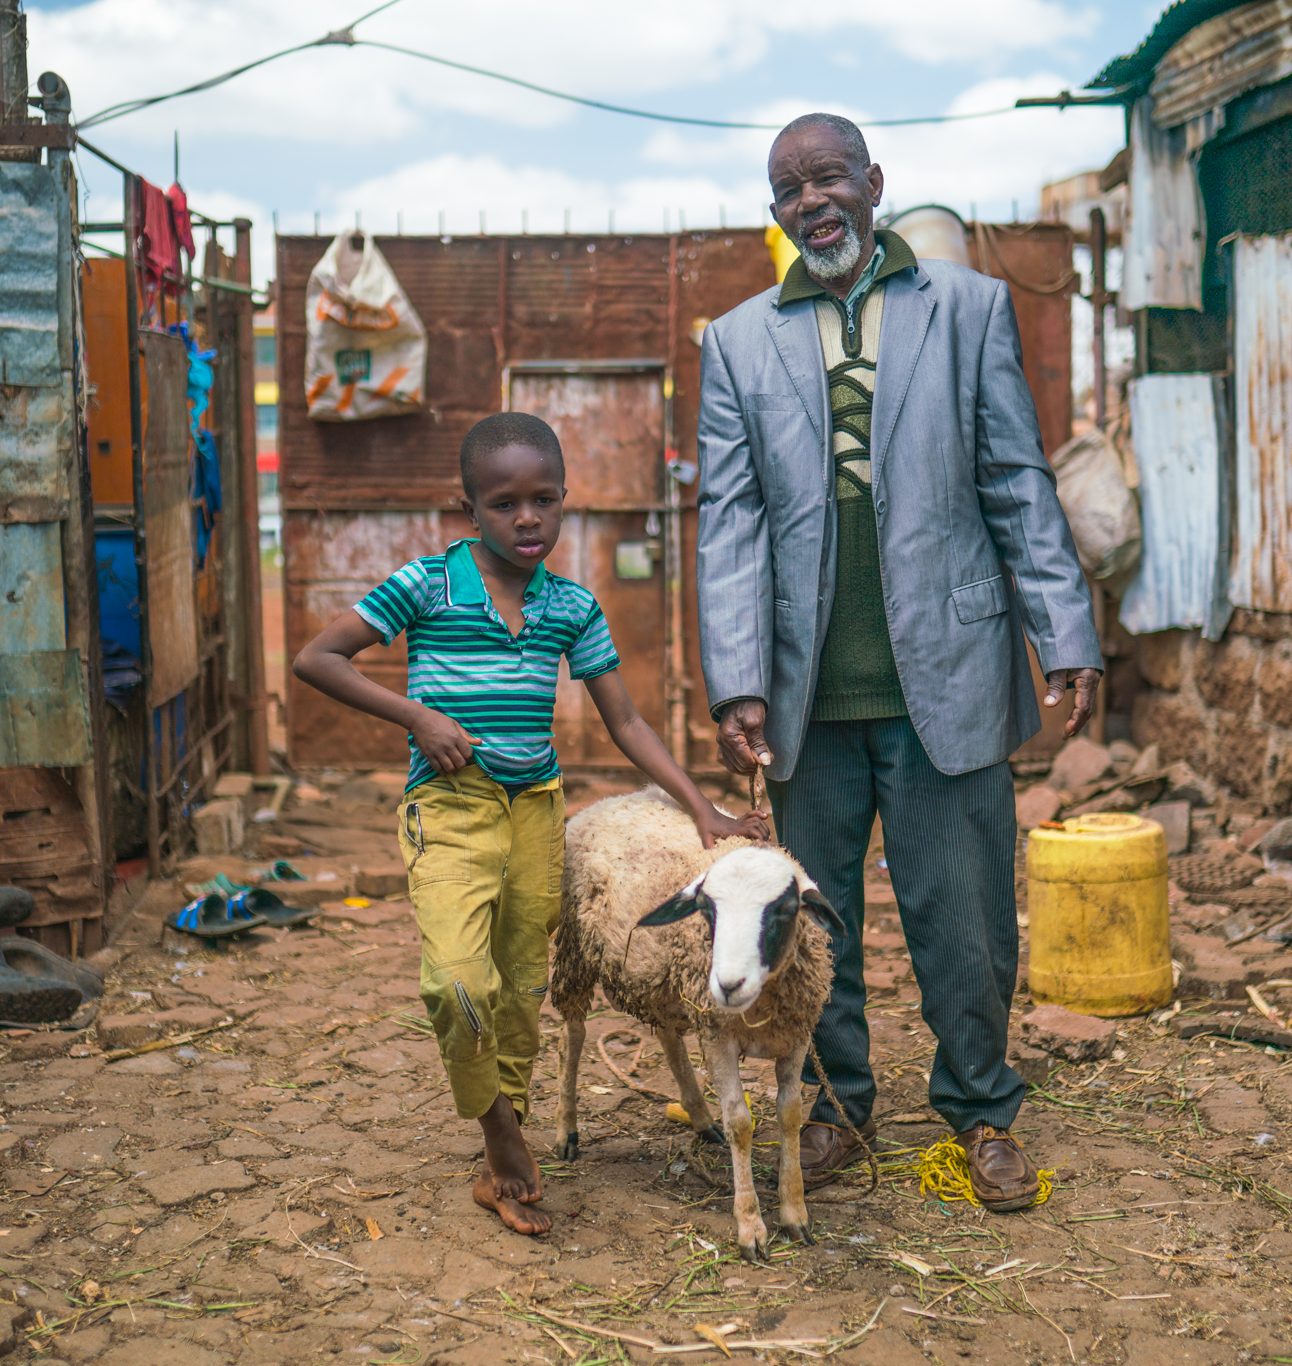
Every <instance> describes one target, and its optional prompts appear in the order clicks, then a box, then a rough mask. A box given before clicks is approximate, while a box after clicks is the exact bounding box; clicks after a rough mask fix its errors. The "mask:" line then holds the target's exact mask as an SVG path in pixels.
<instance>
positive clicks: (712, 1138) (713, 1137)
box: [695, 1124, 727, 1147]
mask: <svg viewBox="0 0 1292 1366" xmlns="http://www.w3.org/2000/svg"><path fill="white" fill-rule="evenodd" d="M695 1136H696V1138H698V1139H699V1140H700V1142H701V1143H713V1144H716V1145H718V1146H719V1147H721V1146H722V1145H724V1144H725V1143H726V1141H727V1136H726V1134H724V1133H723V1132H722V1128H721V1126H720V1125H717V1124H710V1125H709V1127H708V1128H707V1129H700V1130H698V1131H697V1132H696V1135H695Z"/></svg>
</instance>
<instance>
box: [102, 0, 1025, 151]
mask: <svg viewBox="0 0 1292 1366" xmlns="http://www.w3.org/2000/svg"><path fill="white" fill-rule="evenodd" d="M398 3H399V0H386V3H385V4H382V5H378V6H377V8H376V9H373V10H369V11H368V13H367V14H363V15H360V16H359V18H358V19H355V20H354V21H353V22H352V23H350V24H347V25H346V26H345V27H344V28H340V29H335V30H333V31H332V32H331V33H325V34H324V35H323V36H322V37H321V38H315V39H313V40H311V41H310V42H306V43H297V44H295V45H294V46H292V47H285V48H283V49H282V50H281V51H279V52H271V53H269V54H268V55H267V56H264V57H257V58H256V59H255V61H251V62H245V63H244V64H243V65H241V66H236V67H234V68H233V69H232V70H231V71H225V72H223V73H222V74H221V75H218V76H211V77H209V78H208V79H206V80H204V81H198V82H197V83H196V84H194V85H187V86H185V87H184V88H183V89H181V90H172V91H170V92H169V93H167V94H164V95H150V96H147V97H145V98H142V99H136V100H123V101H122V102H121V103H120V104H113V105H109V106H108V108H106V109H101V110H99V112H98V113H97V114H91V115H90V117H89V118H88V119H85V120H83V121H82V122H81V123H80V124H79V125H78V126H79V127H81V128H93V127H94V126H95V125H96V124H100V123H107V122H108V121H109V120H111V119H119V118H122V117H124V116H125V115H126V114H134V113H137V112H138V111H139V110H141V109H148V108H151V107H152V106H153V105H157V104H162V103H164V102H165V101H167V100H175V99H179V98H180V97H181V96H183V95H196V94H200V93H201V92H203V91H206V90H214V89H215V87H216V86H220V85H223V84H224V83H225V82H226V81H231V80H233V79H234V78H235V77H237V76H241V75H244V74H245V73H246V72H248V71H254V70H255V69H256V68H257V67H261V66H265V65H267V64H268V63H269V62H276V61H278V60H279V58H281V57H290V56H292V55H293V54H294V53H297V52H308V51H309V50H310V49H311V48H316V47H370V48H375V49H377V50H379V51H382V52H394V53H397V54H399V55H400V56H404V57H413V58H416V59H417V60H418V61H423V62H433V63H435V65H437V66H443V67H448V68H449V69H450V70H453V71H462V72H465V73H466V74H467V75H471V76H481V77H484V78H485V79H486V80H491V81H501V82H502V83H503V84H504V85H511V86H515V87H517V88H518V89H520V90H529V91H532V92H533V93H534V94H537V95H545V96H547V97H548V98H549V99H554V100H564V101H565V102H566V103H567V104H577V105H581V106H582V107H583V108H585V109H597V110H600V111H602V112H603V113H608V114H622V115H624V116H626V117H628V118H634V119H649V120H650V121H651V122H653V123H676V124H685V125H687V126H688V127H693V128H720V129H731V130H737V131H740V130H745V131H749V130H752V131H756V132H765V133H776V132H779V131H780V128H781V125H780V124H779V123H754V122H745V121H742V120H739V119H705V118H698V117H693V116H690V115H686V114H666V113H662V112H660V111H659V110H654V109H635V108H633V107H632V106H630V105H624V104H612V103H610V102H609V101H607V100H597V99H592V98H591V97H589V96H586V95H574V94H571V93H570V92H569V91H568V90H556V89H554V88H553V87H551V86H547V85H539V84H538V83H537V82H535V81H527V80H525V79H523V78H522V77H520V76H510V75H507V74H506V73H505V72H502V71H492V70H490V69H489V68H488V67H483V66H473V65H472V64H471V63H469V62H459V61H455V60H454V59H453V58H451V57H442V56H440V55H438V54H437V53H434V52H423V51H420V50H419V49H417V48H411V47H402V46H400V45H399V44H398V43H382V42H377V41H375V40H374V39H370V38H356V37H355V35H354V30H355V28H356V27H357V26H358V25H359V24H361V23H363V21H364V20H365V19H370V18H372V17H373V15H375V14H380V13H381V11H382V10H385V9H389V8H390V7H391V6H392V5H396V4H398ZM1014 109H1015V106H1014V105H1012V104H1011V105H1005V106H1002V107H1000V108H998V109H975V110H971V111H968V112H965V113H960V114H918V115H913V116H911V117H909V118H891V119H867V120H866V126H867V127H868V128H906V127H910V126H911V125H914V124H929V123H962V122H965V121H968V120H971V119H990V118H996V117H998V116H999V115H1001V114H1012V113H1013V112H1014Z"/></svg>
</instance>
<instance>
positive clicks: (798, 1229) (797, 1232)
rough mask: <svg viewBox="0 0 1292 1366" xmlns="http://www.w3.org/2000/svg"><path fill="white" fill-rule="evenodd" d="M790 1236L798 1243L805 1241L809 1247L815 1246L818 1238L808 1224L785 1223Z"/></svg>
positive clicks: (787, 1233)
mask: <svg viewBox="0 0 1292 1366" xmlns="http://www.w3.org/2000/svg"><path fill="white" fill-rule="evenodd" d="M781 1227H782V1228H783V1229H784V1230H785V1235H786V1237H788V1238H793V1239H794V1241H795V1242H796V1243H803V1244H805V1245H806V1246H807V1247H815V1246H816V1239H815V1238H814V1237H813V1236H812V1230H811V1228H810V1227H809V1225H807V1224H783V1225H782V1226H781Z"/></svg>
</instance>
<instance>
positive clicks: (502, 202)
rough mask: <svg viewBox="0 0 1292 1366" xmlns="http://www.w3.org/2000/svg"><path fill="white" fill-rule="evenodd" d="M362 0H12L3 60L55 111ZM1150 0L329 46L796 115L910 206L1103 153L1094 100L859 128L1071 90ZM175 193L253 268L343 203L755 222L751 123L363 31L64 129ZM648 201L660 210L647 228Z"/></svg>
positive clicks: (94, 214) (995, 201) (960, 200)
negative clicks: (228, 233)
mask: <svg viewBox="0 0 1292 1366" xmlns="http://www.w3.org/2000/svg"><path fill="white" fill-rule="evenodd" d="M378 2H379V0H349V2H348V3H347V0H274V3H272V4H267V3H265V2H264V0H27V4H26V10H27V13H28V35H29V40H30V52H29V59H28V61H29V68H30V74H31V77H32V80H33V82H34V81H35V78H36V76H37V75H38V74H39V73H40V72H42V71H45V70H54V71H57V72H58V73H59V74H60V75H62V76H63V77H64V79H65V80H66V81H67V83H68V85H69V87H70V89H71V92H72V100H73V110H74V115H75V117H76V118H77V119H88V118H90V117H91V116H92V115H94V114H95V113H97V112H99V111H101V110H103V109H105V108H106V107H108V106H111V105H115V104H117V103H119V102H120V101H123V100H128V99H133V98H137V97H139V96H146V95H153V94H160V93H163V92H166V91H170V90H174V89H176V88H179V87H181V86H184V85H188V84H191V83H193V82H194V81H197V80H201V79H204V78H206V77H208V76H213V75H216V74H217V73H219V72H222V71H225V70H227V69H229V68H231V67H234V66H238V65H240V64H242V63H244V62H247V61H250V60H252V59H254V58H257V57H260V56H262V55H265V54H268V53H270V52H273V51H276V50H278V49H280V48H285V47H288V46H291V45H293V44H296V43H304V42H308V41H310V40H311V39H314V38H317V37H319V36H321V35H322V34H324V33H327V32H329V31H332V30H337V29H342V28H344V27H345V26H346V25H347V24H348V23H350V22H351V21H352V20H354V19H355V18H356V17H357V16H358V15H359V14H361V13H362V12H363V11H364V10H365V9H369V8H372V7H373V6H374V5H375V4H377V3H378ZM1160 10H1161V4H1160V3H1152V2H1150V0H989V3H987V4H985V5H972V4H966V3H965V0H882V3H881V2H880V0H853V3H851V4H849V3H847V0H844V2H843V3H836V4H833V5H828V6H826V7H825V8H824V9H818V8H817V7H816V6H813V5H807V4H802V3H788V2H787V0H743V3H741V2H740V0H651V3H624V2H623V0H619V3H615V2H614V0H611V2H610V3H606V0H601V3H597V4H593V3H590V0H547V2H546V3H543V4H539V3H536V2H535V0H474V3H471V2H470V0H467V2H466V3H463V0H457V3H443V0H399V3H397V4H395V5H394V6H393V7H392V8H390V9H388V10H386V11H385V12H383V13H381V14H378V15H376V16H375V17H373V18H371V19H369V20H367V21H366V22H364V23H362V24H360V25H359V26H358V28H357V29H356V30H355V36H356V37H358V38H362V39H367V40H370V41H374V42H383V43H390V44H395V45H398V46H401V47H406V48H412V49H416V50H419V51H423V52H431V53H434V54H437V55H439V56H443V57H447V58H451V59H453V60H455V61H459V62H465V63H468V64H471V65H474V66H481V67H488V68H491V69H493V70H497V71H501V72H505V73H507V74H509V75H513V76H516V77H519V78H522V79H525V80H529V81H533V82H537V83H540V84H543V85H547V86H551V87H555V88H557V89H560V90H566V91H569V92H572V93H575V94H579V95H583V96H587V97H590V98H593V99H600V100H605V101H610V102H612V103H618V104H626V105H632V106H636V107H640V108H644V109H649V110H654V111H659V112H665V113H672V114H685V115H690V116H695V117H701V118H710V119H722V120H739V121H746V122H753V123H771V124H778V125H779V124H780V123H782V122H784V121H785V120H787V119H788V118H790V117H793V116H794V115H795V114H798V113H802V112H804V111H806V110H809V109H816V108H820V109H828V110H836V111H839V112H844V113H847V114H849V115H851V116H852V117H854V118H855V119H857V121H858V122H859V123H860V124H862V126H863V127H864V128H866V129H867V131H868V137H869V141H870V147H871V153H872V155H873V156H874V158H875V159H876V160H878V161H880V162H881V163H882V164H883V166H884V169H885V173H886V176H887V191H886V203H887V206H888V207H889V208H892V207H894V206H896V207H901V206H903V205H905V206H910V205H915V204H920V203H925V202H928V201H930V200H936V201H940V202H943V203H947V204H950V205H952V206H953V207H955V208H957V209H958V210H960V211H961V212H962V213H965V214H968V213H969V212H970V211H971V210H973V209H976V210H977V212H978V214H979V215H980V216H983V217H1001V216H1008V215H1009V214H1010V213H1011V212H1012V208H1013V205H1014V203H1015V202H1016V203H1017V204H1018V206H1019V208H1020V209H1021V211H1022V212H1023V213H1024V214H1027V213H1028V212H1029V211H1031V210H1033V209H1034V208H1035V206H1036V204H1037V200H1038V191H1039V187H1040V185H1041V183H1042V182H1043V181H1045V180H1048V179H1053V178H1055V177H1058V176H1062V175H1066V174H1069V173H1071V172H1074V171H1079V170H1084V169H1086V168H1089V167H1092V166H1098V165H1101V164H1103V162H1105V161H1106V160H1107V159H1108V157H1109V156H1110V155H1111V154H1112V153H1113V152H1114V151H1115V150H1116V149H1117V148H1118V147H1119V146H1120V145H1121V143H1122V140H1123V139H1122V120H1121V114H1120V112H1119V111H1116V110H1113V109H1092V110H1070V111H1067V112H1065V113H1062V114H1060V113H1058V112H1055V111H1049V110H1045V111H1020V112H1015V113H1008V114H1005V115H1003V116H1000V117H995V118H987V119H981V120H976V121H969V122H959V123H955V122H952V123H944V124H939V125H924V126H915V127H906V128H883V127H876V126H874V122H873V121H874V120H876V119H885V118H906V117H911V116H916V115H927V114H955V113H963V112H967V111H974V110H980V109H997V108H1001V107H1003V106H1009V105H1011V104H1012V103H1013V101H1014V99H1015V98H1016V97H1018V96H1020V95H1047V94H1053V93H1055V92H1057V91H1059V90H1061V89H1063V88H1064V87H1070V88H1072V89H1078V88H1079V87H1081V86H1082V85H1084V84H1085V82H1086V81H1088V80H1089V79H1090V78H1091V77H1093V76H1094V75H1095V73H1096V72H1097V71H1098V70H1099V69H1100V68H1101V67H1102V66H1103V65H1104V63H1105V62H1106V61H1108V60H1109V59H1110V58H1111V57H1113V56H1115V55H1117V54H1119V53H1122V52H1127V51H1130V50H1131V49H1133V48H1134V47H1135V46H1136V45H1137V44H1138V43H1139V41H1140V40H1141V38H1143V36H1144V35H1145V33H1147V32H1148V30H1149V28H1151V26H1152V24H1153V23H1154V21H1155V20H1156V18H1157V15H1158V13H1159V12H1160ZM176 132H178V134H179V142H180V155H181V163H180V166H181V180H182V182H183V183H184V185H185V187H186V188H187V190H188V193H189V200H190V202H191V203H192V204H193V205H194V206H195V207H197V208H200V209H203V210H204V211H206V212H207V213H210V214H213V215H215V216H219V217H226V216H233V215H234V214H245V215H247V216H249V217H251V218H252V219H253V221H254V223H255V226H256V266H257V275H258V278H261V279H264V278H266V276H267V275H268V274H269V273H271V271H272V241H271V238H272V226H271V225H272V221H273V215H274V214H275V213H276V214H277V216H278V223H279V228H280V230H281V231H283V232H302V231H305V232H308V231H312V230H313V225H314V221H315V215H316V214H317V215H318V217H319V221H320V223H321V225H322V230H323V231H325V232H335V231H339V230H340V229H341V228H343V227H348V226H350V225H352V224H353V223H354V221H355V215H356V214H359V215H361V218H362V223H363V226H364V227H366V228H370V229H372V230H374V231H378V232H383V231H384V232H393V231H395V230H396V227H397V224H400V223H402V227H403V230H404V231H405V232H435V231H438V230H439V229H440V227H441V223H442V224H443V226H444V229H445V231H448V232H451V233H463V232H478V231H479V229H480V222H481V214H482V213H483V214H484V216H485V217H484V221H485V225H486V227H487V229H488V230H489V231H491V232H495V231H496V232H502V231H519V230H520V229H521V226H522V214H524V215H525V219H524V221H525V222H527V224H528V228H529V230H530V231H532V232H540V231H559V230H561V228H562V227H563V225H564V223H565V222H566V218H567V214H568V217H569V222H570V224H571V226H572V228H573V229H574V230H575V231H602V230H604V229H605V228H606V227H607V225H608V224H609V222H610V215H611V213H613V215H614V226H615V228H616V230H620V231H659V230H660V229H661V228H663V227H664V226H665V223H666V221H667V224H668V226H670V227H676V226H678V225H679V221H681V222H684V223H685V225H686V226H687V227H706V226H716V225H717V224H718V223H719V222H720V221H725V222H726V223H728V224H731V225H754V224H760V223H763V222H765V221H766V207H765V205H766V201H767V198H768V195H767V186H766V182H765V176H764V167H765V164H766V152H767V145H768V142H769V139H770V134H768V133H765V132H760V131H739V132H735V131H725V130H712V129H703V128H693V127H683V126H677V125H668V124H661V123H651V122H646V121H643V120H639V119H633V118H625V117H622V116H620V115H615V114H609V113H604V112H599V111H596V110H591V109H586V108H580V107H577V106H575V105H571V104H567V103H562V102H560V101H558V100H554V99H551V98H548V97H546V96H543V95H539V94H535V93H531V92H527V91H524V90H520V89H517V88H515V87H512V86H508V85H504V84H500V83H498V82H496V81H491V80H487V79H483V78H481V77H479V76H474V75H469V74H466V73H461V72H455V71H451V70H447V69H445V68H444V67H442V66H437V65H433V64H431V63H428V62H425V61H421V60H417V59H415V58H412V57H408V56H404V55H400V54H397V53H393V52H389V51H382V50H379V49H376V48H371V47H362V46H357V47H344V46H329V47H322V48H312V49H310V50H307V51H304V52H301V53H297V54H295V55H293V56H289V57H286V58H284V59H282V60H281V61H278V62H274V63H272V64H270V65H267V66H265V67H262V68H260V69H258V70H256V71H253V72H251V73H249V74H247V75H244V76H241V77H239V78H237V79H236V80H234V81H231V82H230V83H228V84H226V85H224V86H222V87H220V88H219V89H218V90H213V91H210V92H207V93H204V94H200V95H195V96H187V97H184V98H181V99H176V100H171V101H169V102H167V103H164V104H160V105H157V106H155V107H153V108H149V109H145V110H142V111H140V112H137V113H131V114H129V115H127V116H125V117H122V118H118V119H115V120H111V121H106V122H104V123H102V124H101V125H100V126H98V127H96V128H95V129H94V130H93V131H90V132H87V136H88V137H89V138H90V139H91V140H92V141H94V142H95V143H96V144H97V145H99V146H101V147H103V148H104V150H106V151H108V152H110V153H111V154H112V155H113V156H114V157H116V158H117V159H119V160H120V161H123V162H125V163H126V164H128V165H130V166H132V167H134V168H135V169H136V170H137V171H139V172H140V173H141V174H143V175H145V176H147V177H148V178H149V179H152V180H155V181H157V182H158V183H160V184H161V185H163V186H164V185H167V184H169V183H170V180H171V178H172V176H171V169H172V145H173V139H174V135H175V133H176ZM79 164H80V172H81V176H82V181H83V185H84V188H85V203H84V205H83V212H84V213H85V214H86V215H87V216H88V217H89V218H91V219H93V218H100V219H102V218H108V217H115V216H117V215H118V214H119V207H120V186H119V180H118V179H117V177H116V176H115V175H114V174H113V173H109V172H108V171H106V169H105V168H103V167H102V166H101V165H100V164H98V163H97V162H96V161H95V159H94V158H93V157H91V156H89V155H88V154H84V153H82V154H81V156H80V158H79ZM666 215H667V220H666Z"/></svg>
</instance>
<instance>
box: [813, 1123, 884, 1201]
mask: <svg viewBox="0 0 1292 1366" xmlns="http://www.w3.org/2000/svg"><path fill="white" fill-rule="evenodd" d="M858 1132H859V1133H860V1134H861V1136H862V1137H863V1138H864V1139H865V1140H866V1142H867V1143H868V1144H869V1145H870V1146H871V1148H872V1149H873V1148H874V1146H875V1121H874V1120H873V1119H868V1120H867V1121H866V1122H865V1123H864V1124H863V1125H861V1126H860V1128H859V1130H858ZM864 1155H865V1154H864V1152H863V1149H862V1146H861V1144H860V1143H858V1142H857V1140H856V1139H855V1138H853V1136H852V1135H851V1134H850V1133H849V1132H848V1130H847V1129H841V1128H839V1126H838V1125H835V1124H825V1123H823V1122H822V1121H820V1120H810V1121H809V1122H808V1123H807V1124H805V1125H804V1126H803V1128H802V1129H801V1130H800V1131H799V1163H800V1164H801V1166H802V1168H803V1184H804V1186H806V1187H807V1189H808V1190H814V1189H815V1188H816V1187H817V1186H828V1185H829V1184H830V1182H831V1181H833V1180H834V1179H835V1177H836V1176H838V1175H839V1173H840V1172H841V1171H843V1170H844V1169H845V1168H846V1167H850V1166H851V1165H852V1164H853V1163H854V1162H856V1161H857V1159H858V1158H860V1157H863V1156H864Z"/></svg>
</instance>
